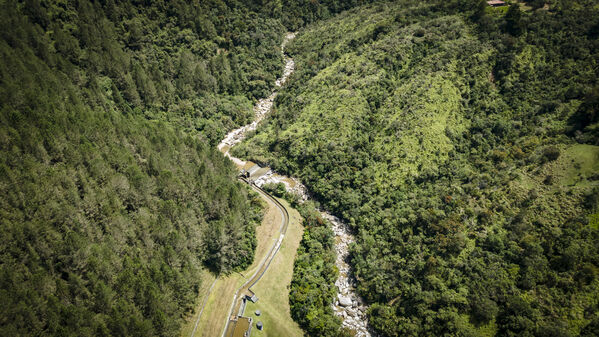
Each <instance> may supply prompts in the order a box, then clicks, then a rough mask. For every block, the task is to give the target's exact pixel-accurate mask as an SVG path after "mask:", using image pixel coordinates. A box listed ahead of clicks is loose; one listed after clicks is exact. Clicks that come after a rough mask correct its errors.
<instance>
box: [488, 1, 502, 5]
mask: <svg viewBox="0 0 599 337" xmlns="http://www.w3.org/2000/svg"><path fill="white" fill-rule="evenodd" d="M487 4H488V5H489V6H503V5H505V1H501V0H489V1H487Z"/></svg>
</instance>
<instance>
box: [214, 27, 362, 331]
mask: <svg viewBox="0 0 599 337" xmlns="http://www.w3.org/2000/svg"><path fill="white" fill-rule="evenodd" d="M294 37H295V33H288V34H287V35H286V36H285V39H284V41H283V44H282V45H281V51H283V50H284V48H285V45H286V44H287V43H288V42H289V41H291V40H292V39H293V38H294ZM283 57H284V59H285V69H284V72H283V76H282V77H281V78H279V79H277V81H276V83H275V84H276V88H275V91H274V92H273V93H272V94H271V95H270V96H268V97H266V98H263V99H261V100H259V101H258V102H257V103H256V106H255V107H254V114H255V119H254V121H253V122H252V123H250V124H247V125H244V126H242V127H241V128H239V129H235V130H233V131H231V132H229V133H228V134H227V135H226V136H225V138H224V139H223V140H222V141H221V142H220V144H219V145H218V149H219V150H220V151H221V152H223V153H224V154H225V156H227V157H228V158H230V159H231V160H232V161H233V162H234V163H235V164H236V165H237V166H238V167H239V168H242V167H244V166H245V165H246V164H247V162H246V161H244V160H241V159H239V158H235V157H233V156H231V155H230V154H229V149H230V148H231V147H233V146H235V144H237V143H239V142H241V141H242V140H244V139H245V137H246V136H247V133H248V132H250V131H253V130H256V128H257V127H258V124H259V123H260V122H261V121H262V120H263V119H264V117H265V116H266V115H267V114H268V112H270V110H271V109H272V105H273V102H274V99H275V97H276V96H277V94H278V90H277V89H278V88H280V87H281V86H282V85H283V84H285V82H286V81H287V79H288V78H289V76H290V75H291V74H292V73H293V70H294V69H295V63H294V62H293V59H292V58H290V57H288V56H286V55H285V54H283ZM254 183H255V184H256V185H258V186H260V187H262V186H263V185H265V184H268V183H283V184H284V185H285V188H286V189H287V191H288V192H291V193H294V194H296V195H298V196H299V197H300V200H301V201H306V200H308V198H309V192H308V189H307V188H306V186H304V185H303V184H302V183H301V182H300V181H299V180H298V179H297V178H293V177H286V176H283V175H280V174H277V173H275V172H273V171H272V170H268V172H266V173H265V174H263V175H261V176H260V177H257V178H256V179H255V180H254ZM320 213H321V214H322V216H323V217H324V218H325V219H327V220H329V222H330V223H331V224H332V229H333V232H334V233H335V243H336V244H335V250H336V252H337V261H336V265H337V268H339V278H338V279H337V281H336V282H335V285H336V286H337V288H338V296H337V299H336V300H335V303H332V306H333V311H334V312H335V315H337V316H339V317H340V318H341V319H342V321H343V326H344V327H346V328H348V329H350V330H353V331H354V332H355V336H356V337H370V336H371V334H370V332H369V331H368V322H367V318H366V306H365V305H364V302H363V301H362V299H361V298H360V297H359V296H358V295H357V293H356V291H355V280H354V279H353V278H352V277H351V272H350V266H349V264H348V263H347V256H348V254H349V244H350V243H351V242H353V240H354V239H353V235H352V234H351V231H350V228H349V226H348V225H347V224H345V223H343V222H341V220H339V219H338V218H337V217H335V216H333V215H331V214H329V213H327V212H325V211H322V210H321V211H320Z"/></svg>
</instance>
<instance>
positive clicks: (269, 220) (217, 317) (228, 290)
mask: <svg viewBox="0 0 599 337" xmlns="http://www.w3.org/2000/svg"><path fill="white" fill-rule="evenodd" d="M265 200H266V201H267V203H268V208H267V210H266V214H265V215H264V219H263V220H262V224H261V225H260V226H259V227H258V228H256V236H257V239H258V245H257V247H256V257H255V259H254V263H252V265H251V266H250V267H249V268H248V269H247V270H245V271H244V272H242V273H233V274H231V275H229V276H227V277H225V278H220V279H219V280H217V281H216V284H215V285H214V288H213V289H212V292H211V293H210V297H209V298H208V301H207V302H206V307H205V308H204V312H203V313H202V317H201V319H200V322H199V324H198V329H197V330H196V334H195V336H202V337H214V336H220V335H221V333H222V331H223V329H224V325H225V323H226V318H227V315H228V314H229V310H230V309H231V303H232V302H231V301H232V300H233V298H232V296H233V294H234V293H235V290H236V289H237V288H239V287H240V286H241V285H242V284H243V283H244V282H245V280H246V277H250V276H251V275H252V274H253V273H254V272H255V271H256V269H257V268H258V266H259V265H260V263H261V262H262V260H264V259H265V258H266V255H267V254H268V252H269V251H270V248H271V247H272V245H273V243H274V242H275V241H276V240H277V239H278V233H279V228H280V225H281V214H280V212H279V210H278V209H277V208H276V207H275V205H274V204H273V203H272V202H271V201H270V200H268V199H265ZM291 268H293V262H292V264H291ZM206 283H208V284H207V285H206ZM211 284H212V280H204V283H203V286H205V287H210V285H211ZM200 297H201V299H199V300H198V307H197V308H196V314H195V315H197V312H199V311H200V309H201V305H202V303H203V301H204V299H203V298H204V297H203V296H200ZM195 315H194V316H193V317H191V318H190V319H189V320H188V321H187V323H186V324H185V325H184V326H183V329H182V330H181V336H182V337H188V336H191V332H192V331H193V327H194V325H195V319H196V318H197V317H196V316H195Z"/></svg>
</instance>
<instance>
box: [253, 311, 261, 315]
mask: <svg viewBox="0 0 599 337" xmlns="http://www.w3.org/2000/svg"><path fill="white" fill-rule="evenodd" d="M254 313H255V314H256V316H260V315H262V312H260V310H256V311H255V312H254Z"/></svg>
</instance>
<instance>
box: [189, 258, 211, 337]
mask: <svg viewBox="0 0 599 337" xmlns="http://www.w3.org/2000/svg"><path fill="white" fill-rule="evenodd" d="M215 278H216V276H215V275H213V274H212V273H210V272H208V271H207V270H204V273H203V274H202V277H201V279H202V284H201V286H200V291H199V292H198V298H197V300H196V303H195V308H196V310H195V311H194V312H193V315H192V316H190V317H188V318H187V319H186V323H185V325H183V327H182V329H181V336H191V333H192V332H193V327H194V326H195V322H196V319H197V318H198V315H199V314H200V310H201V307H202V305H203V304H204V299H205V298H206V296H207V295H208V291H209V290H210V286H211V285H212V282H214V279H215ZM215 286H216V284H215Z"/></svg>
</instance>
